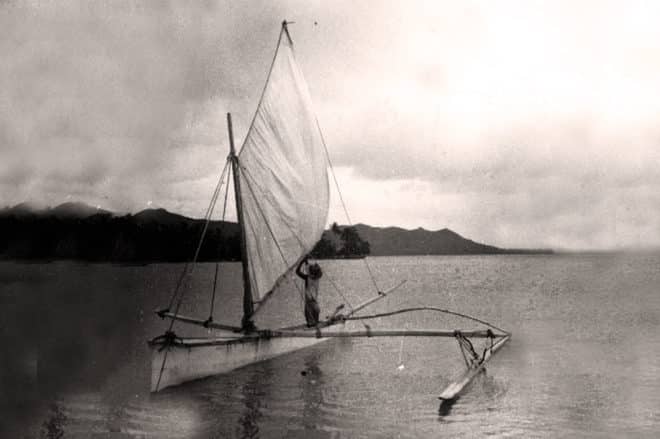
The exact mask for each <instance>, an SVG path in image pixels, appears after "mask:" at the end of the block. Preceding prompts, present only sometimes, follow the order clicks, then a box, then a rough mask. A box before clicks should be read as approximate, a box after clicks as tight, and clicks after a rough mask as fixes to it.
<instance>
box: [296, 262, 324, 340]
mask: <svg viewBox="0 0 660 439" xmlns="http://www.w3.org/2000/svg"><path fill="white" fill-rule="evenodd" d="M303 265H305V266H306V268H307V269H306V272H305V271H303ZM296 274H297V275H298V276H299V277H300V278H301V279H303V280H304V281H305V320H307V326H308V327H312V326H316V325H317V324H318V323H319V313H320V312H321V309H320V308H319V303H318V297H319V281H320V279H321V276H323V272H322V271H321V267H319V264H316V263H314V264H310V263H309V258H308V257H305V259H303V260H302V261H300V264H298V267H297V268H296Z"/></svg>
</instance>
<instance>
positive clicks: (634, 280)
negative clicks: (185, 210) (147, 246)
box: [0, 254, 660, 438]
mask: <svg viewBox="0 0 660 439" xmlns="http://www.w3.org/2000/svg"><path fill="white" fill-rule="evenodd" d="M369 262H370V264H371V265H372V268H373V270H374V272H375V273H376V277H377V279H378V281H379V283H380V286H381V287H382V288H387V287H388V286H390V285H393V284H395V283H396V282H398V281H399V280H402V279H408V283H407V284H406V285H405V286H404V287H403V288H402V289H401V290H400V291H399V292H397V293H396V294H395V295H393V297H392V298H387V299H385V300H383V301H381V302H379V303H378V305H376V306H375V307H374V309H373V310H374V311H382V310H388V309H395V308H398V307H404V306H406V307H407V306H416V305H421V304H428V305H434V306H440V307H446V308H450V309H455V310H458V311H461V312H466V313H470V314H474V315H476V316H479V317H482V318H484V319H486V320H489V321H492V322H493V323H495V324H496V325H500V326H502V327H504V328H506V329H509V330H511V331H512V332H513V334H514V337H513V339H512V340H511V342H510V343H509V344H508V345H507V346H506V347H505V348H503V349H502V350H501V351H500V352H499V353H498V354H497V355H496V356H495V357H494V358H493V360H492V361H491V365H490V367H489V368H488V371H487V374H485V375H482V376H480V377H479V378H478V379H477V380H476V381H475V382H474V383H473V385H472V386H471V387H470V388H469V390H468V391H467V392H466V393H465V394H464V396H462V397H461V398H460V399H459V400H458V401H456V402H455V403H454V404H453V405H452V406H441V405H440V404H439V400H438V399H437V395H438V394H439V393H440V391H441V390H442V389H443V386H444V385H446V384H447V383H448V382H449V380H450V379H451V378H453V377H455V376H457V375H458V374H460V372H461V370H462V360H461V357H460V352H459V350H458V348H457V345H456V343H455V342H454V341H453V340H451V339H411V338H408V339H406V340H405V341H403V342H402V341H401V339H400V338H399V339H375V338H374V339H355V340H332V341H328V342H325V343H322V344H320V345H317V346H315V347H312V348H309V349H306V350H301V351H298V352H296V353H293V354H290V355H286V356H282V357H280V358H277V359H274V360H271V361H267V362H263V363H260V364H255V365H251V366H248V367H245V368H242V369H240V370H237V371H235V372H232V373H230V374H227V375H223V376H216V377H212V378H209V379H204V380H200V381H197V382H194V383H190V384H187V385H184V386H180V387H177V388H172V389H167V390H165V391H164V392H162V393H159V394H155V395H150V394H149V392H148V389H149V378H150V375H149V374H150V372H149V356H148V350H147V346H146V343H145V340H146V339H147V338H150V337H153V336H155V335H158V334H159V333H161V332H162V331H163V329H164V323H163V322H162V321H161V320H160V319H158V318H157V317H155V316H154V315H153V313H152V311H153V309H155V308H156V307H158V306H160V305H163V304H164V303H166V302H167V301H168V298H169V295H170V294H171V292H172V286H173V285H174V283H175V279H176V276H177V274H178V271H179V270H180V269H181V266H179V265H167V264H163V265H159V264H154V265H147V266H117V265H104V264H96V265H94V264H92V265H87V264H78V263H71V262H57V263H50V264H17V263H0V306H1V307H2V308H1V309H2V314H1V315H2V321H1V322H0V323H2V325H0V337H2V339H0V342H1V343H0V346H1V347H0V349H1V350H0V354H1V357H0V358H1V359H2V363H1V364H2V366H3V368H2V374H1V375H0V379H1V381H0V386H2V387H1V388H0V394H2V396H0V398H2V399H1V403H2V405H1V406H0V413H2V419H1V420H0V423H1V424H0V434H4V436H7V437H39V436H41V437H49V435H50V437H60V436H58V435H61V434H63V436H62V437H88V436H89V435H90V433H95V434H97V436H95V437H219V438H222V437H263V438H270V437H276V438H277V437H300V438H337V437H351V438H354V437H358V438H359V437H365V438H366V437H401V438H406V437H452V438H454V437H484V436H495V437H525V438H528V437H553V438H554V437H599V438H600V437H657V436H658V434H660V339H659V337H658V335H660V291H659V290H660V255H653V254H629V255H558V256H475V257H401V258H371V259H369ZM323 267H324V270H325V273H326V276H325V277H324V278H323V280H324V283H323V284H322V288H323V301H322V303H321V305H322V309H323V311H326V312H327V311H329V310H330V309H333V308H334V306H335V305H337V304H338V303H340V302H344V299H342V298H341V296H340V294H339V293H338V292H337V291H336V290H335V289H334V288H333V287H332V285H331V284H330V283H329V282H328V280H329V279H331V280H332V281H333V282H334V283H335V284H336V285H337V286H338V287H339V288H340V289H341V291H342V293H343V294H344V296H345V298H346V300H348V301H349V302H351V303H353V304H356V303H359V302H360V301H362V300H364V299H365V298H368V297H370V295H371V294H373V286H372V285H371V282H370V280H369V277H368V275H367V273H366V271H365V270H364V263H363V261H324V262H323ZM214 269H215V266H214V264H202V265H200V266H198V268H197V271H196V273H195V274H196V276H195V277H194V280H192V281H191V283H190V285H188V289H187V290H188V291H189V293H188V295H187V300H186V301H185V303H184V305H183V308H184V311H185V312H186V313H194V314H197V315H199V316H202V317H206V316H207V315H208V313H209V299H210V292H211V288H212V284H213V272H214ZM239 270H240V266H238V265H237V264H224V265H221V267H220V281H219V283H220V285H221V286H222V293H220V295H219V297H218V298H217V299H216V306H215V311H214V318H215V320H216V321H224V322H228V323H236V322H238V320H239V315H240V314H239V310H240V300H239V298H237V297H234V295H232V294H231V293H232V292H234V291H237V290H238V289H239V288H240V285H239V282H240V276H239V273H240V271H239ZM277 299H278V300H275V301H273V303H271V304H269V308H268V309H266V310H265V312H264V313H263V315H262V317H261V321H260V322H259V323H260V324H261V325H264V326H265V325H268V324H269V323H273V322H284V323H293V322H297V321H300V320H301V319H302V311H301V303H300V298H299V296H298V292H296V290H295V289H293V290H292V291H291V292H289V293H288V294H282V295H281V296H280V297H278V298H277ZM370 324H371V325H372V327H374V328H376V327H377V328H393V327H408V328H415V327H417V328H419V327H424V328H454V327H460V328H472V327H473V326H472V325H470V324H469V323H467V322H459V321H458V320H456V319H451V318H448V317H444V316H442V315H433V314H420V315H415V316H410V315H407V316H400V317H396V318H393V319H389V320H387V321H383V322H379V321H372V322H371V323H370ZM358 325H359V324H358ZM175 330H177V332H178V333H179V334H186V330H187V328H186V327H185V326H181V325H178V326H176V327H175ZM187 333H188V334H191V332H187ZM401 363H402V364H403V365H404V368H403V369H400V368H398V366H399V364H401ZM303 372H304V373H303ZM4 436H3V437H4Z"/></svg>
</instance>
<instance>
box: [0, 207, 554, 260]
mask: <svg viewBox="0 0 660 439" xmlns="http://www.w3.org/2000/svg"><path fill="white" fill-rule="evenodd" d="M203 225H204V220H202V219H193V218H188V217H185V216H182V215H177V214H174V213H171V212H168V211H167V210H165V209H146V210H143V211H140V212H138V213H136V214H125V215H122V214H116V213H113V212H110V211H107V210H103V209H98V208H95V207H92V206H89V205H87V204H84V203H78V202H69V203H64V204H60V205H59V206H56V207H54V208H45V209H44V208H37V207H36V206H34V205H31V204H29V203H21V204H18V205H16V206H13V207H9V208H4V209H0V256H2V257H4V258H17V259H82V260H92V261H115V262H152V261H169V262H174V261H187V260H189V259H190V257H191V255H192V254H193V253H194V251H195V248H196V244H197V242H198V239H199V236H200V234H201V231H202V229H203ZM346 229H352V230H346ZM349 232H350V233H349ZM354 232H357V235H356V234H355V233H354ZM348 241H351V242H350V243H349V244H350V245H349V244H347V242H348ZM342 243H343V245H342ZM239 249H240V243H239V229H238V225H237V224H236V223H231V222H224V221H212V222H211V223H210V224H209V228H208V231H207V234H206V238H205V240H204V244H203V246H202V249H201V252H200V256H199V259H200V260H202V261H204V260H206V261H210V260H237V259H239V257H240V256H239V255H240V252H239ZM315 253H316V254H317V255H319V257H356V256H364V254H370V255H371V256H394V255H465V254H511V253H524V254H527V253H552V250H546V249H539V250H536V249H530V250H524V249H523V250H521V249H501V248H498V247H493V246H489V245H485V244H480V243H477V242H474V241H471V240H469V239H466V238H463V237H462V236H460V235H459V234H457V233H455V232H453V231H451V230H449V229H442V230H438V231H429V230H424V229H421V228H419V229H415V230H405V229H402V228H398V227H385V228H381V227H371V226H368V225H364V224H358V225H356V226H354V227H352V228H351V227H347V226H337V225H335V226H334V227H333V228H332V229H331V230H328V231H326V232H325V233H324V235H323V239H322V240H321V242H320V243H319V245H318V246H317V248H316V249H315Z"/></svg>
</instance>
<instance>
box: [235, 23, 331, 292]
mask: <svg viewBox="0 0 660 439" xmlns="http://www.w3.org/2000/svg"><path fill="white" fill-rule="evenodd" d="M239 166H240V170H239V178H240V179H241V194H240V197H241V202H242V206H243V223H244V224H243V226H244V230H245V240H246V247H247V256H248V261H249V263H248V265H249V269H248V271H249V275H250V281H251V282H250V284H251V290H252V299H253V300H254V301H259V300H262V299H263V298H264V297H265V296H266V295H268V294H269V293H270V292H271V291H272V290H273V289H274V288H275V287H276V285H277V283H278V282H279V280H280V279H281V278H282V277H283V276H284V275H285V274H286V273H287V272H288V271H289V270H290V269H292V268H293V267H294V266H295V264H297V263H298V261H299V260H300V258H301V257H302V256H304V255H305V254H307V253H308V252H309V251H310V250H311V249H312V248H313V247H314V245H315V244H316V242H317V241H318V240H319V238H320V237H321V234H322V233H323V230H324V228H325V225H326V222H327V216H328V206H329V185H328V175H327V166H328V162H327V159H326V152H325V146H324V144H323V139H322V137H321V133H320V131H319V127H318V124H317V121H316V117H315V115H314V112H313V111H312V105H311V97H310V94H309V90H308V89H307V84H306V83H305V80H304V78H303V74H302V71H301V70H300V68H299V67H298V65H297V63H296V60H295V57H294V52H293V45H292V42H291V39H290V37H289V35H288V32H287V30H286V27H285V26H284V27H283V29H282V33H281V34H280V41H279V46H278V48H277V52H276V55H275V59H274V60H273V65H272V69H271V72H270V75H269V77H268V82H267V84H266V87H265V89H264V92H263V96H262V99H261V102H260V104H259V107H258V108H257V112H256V115H255V117H254V120H253V122H252V125H251V126H250V129H249V131H248V134H247V137H246V139H245V142H244V143H243V147H242V149H241V151H240V154H239Z"/></svg>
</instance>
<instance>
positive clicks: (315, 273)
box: [309, 263, 323, 279]
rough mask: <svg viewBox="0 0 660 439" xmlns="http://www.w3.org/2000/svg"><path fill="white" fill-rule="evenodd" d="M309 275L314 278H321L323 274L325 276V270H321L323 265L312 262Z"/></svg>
mask: <svg viewBox="0 0 660 439" xmlns="http://www.w3.org/2000/svg"><path fill="white" fill-rule="evenodd" d="M309 276H310V277H311V278H312V279H320V278H321V276H323V271H321V267H320V266H319V264H317V263H313V264H310V266H309Z"/></svg>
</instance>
